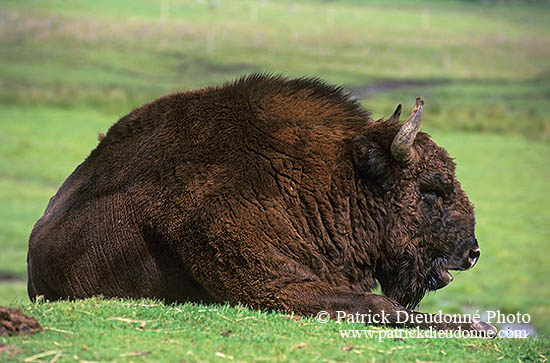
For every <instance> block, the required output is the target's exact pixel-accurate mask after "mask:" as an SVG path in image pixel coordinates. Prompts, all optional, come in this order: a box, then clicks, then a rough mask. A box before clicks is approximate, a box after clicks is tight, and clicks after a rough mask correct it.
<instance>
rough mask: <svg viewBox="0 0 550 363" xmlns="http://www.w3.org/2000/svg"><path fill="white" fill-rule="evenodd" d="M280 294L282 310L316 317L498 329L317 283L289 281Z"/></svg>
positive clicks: (436, 327) (485, 332) (486, 331)
mask: <svg viewBox="0 0 550 363" xmlns="http://www.w3.org/2000/svg"><path fill="white" fill-rule="evenodd" d="M279 297H280V298H282V299H283V304H282V305H283V307H284V309H285V310H288V311H292V312H294V313H297V314H301V315H317V316H318V317H319V318H321V317H327V316H330V317H331V318H332V319H335V320H339V321H353V322H357V321H358V320H359V321H360V322H365V323H366V324H369V325H370V324H373V325H387V326H392V327H406V328H417V327H418V328H420V329H430V328H432V329H434V330H459V329H460V330H469V331H478V332H482V334H480V335H484V336H488V337H494V336H496V332H497V330H496V329H495V328H494V327H493V326H492V325H490V324H487V323H485V322H482V321H474V320H469V319H468V318H467V317H462V318H458V317H456V316H455V317H451V316H445V315H434V314H426V313H420V312H413V311H410V310H407V309H405V308H404V307H403V306H401V305H399V304H398V303H397V302H395V301H394V300H392V299H390V298H388V297H386V296H381V295H377V294H372V293H353V292H350V291H346V289H336V288H333V287H330V286H329V285H325V284H323V283H318V282H311V283H299V284H290V285H288V286H287V287H286V288H285V289H283V290H282V291H281V292H280V294H279ZM318 314H319V315H318Z"/></svg>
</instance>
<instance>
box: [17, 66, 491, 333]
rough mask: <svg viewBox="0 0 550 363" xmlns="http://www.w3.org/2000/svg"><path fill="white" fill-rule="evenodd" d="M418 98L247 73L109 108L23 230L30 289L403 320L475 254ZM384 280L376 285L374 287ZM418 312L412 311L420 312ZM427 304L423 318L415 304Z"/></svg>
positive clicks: (469, 226) (53, 295)
mask: <svg viewBox="0 0 550 363" xmlns="http://www.w3.org/2000/svg"><path fill="white" fill-rule="evenodd" d="M422 112H423V101H422V100H421V99H420V98H418V99H417V101H416V104H415V105H414V108H413V111H412V113H411V115H410V117H409V118H408V119H407V121H406V122H405V123H400V121H399V116H400V114H401V105H399V106H398V107H397V109H396V110H395V112H394V113H393V115H391V116H390V117H389V118H388V119H386V120H383V119H380V120H378V121H373V120H372V119H371V118H370V113H369V112H368V111H367V110H365V109H364V108H362V107H361V106H360V105H359V104H358V103H357V102H356V101H355V100H353V99H352V98H351V97H350V96H349V95H347V94H345V93H344V92H342V89H341V88H338V87H332V86H329V85H327V84H325V83H323V82H322V81H320V80H318V79H309V78H300V79H291V80H289V79H286V78H283V77H280V76H272V75H265V74H255V75H251V76H247V77H244V78H241V79H240V80H237V81H235V82H233V83H230V84H225V85H224V86H222V87H209V88H205V89H201V90H197V91H191V92H184V93H176V94H171V95H168V96H166V97H162V98H160V99H157V100H156V101H153V102H151V103H148V104H145V105H143V106H141V107H139V108H137V109H135V110H133V111H132V112H131V113H129V114H128V115H126V116H124V117H123V118H121V119H120V120H119V121H118V122H117V123H115V124H114V125H113V126H112V127H111V128H110V129H109V131H108V133H107V134H106V135H105V137H104V138H102V139H101V140H100V143H99V144H98V146H97V148H96V149H95V150H93V151H92V152H91V154H90V155H89V156H88V158H87V159H86V160H85V161H84V162H83V163H82V164H80V165H79V166H78V167H77V168H76V170H75V171H74V172H73V173H72V174H71V175H70V176H69V177H68V179H67V180H66V181H65V182H64V183H63V185H62V186H61V187H60V189H59V191H58V192H57V193H56V194H55V196H54V197H52V198H51V200H50V202H49V204H48V206H47V208H46V211H45V212H44V215H43V216H42V217H41V218H40V219H39V220H38V221H37V222H36V224H35V226H34V229H33V231H32V233H31V236H30V240H29V253H28V277H29V278H28V293H29V296H30V297H31V299H34V298H36V296H38V295H44V297H45V298H46V299H50V300H52V299H63V298H86V297H91V296H95V295H103V296H105V297H130V298H141V297H151V298H160V299H164V300H165V301H169V302H170V301H179V302H183V301H195V302H199V301H200V302H205V303H209V302H223V301H228V302H231V303H244V304H247V305H249V306H251V307H256V308H262V309H274V310H279V311H288V312H294V313H296V314H300V315H312V314H316V313H317V312H318V311H321V310H324V311H327V312H329V313H330V314H331V315H332V316H333V317H334V316H336V312H337V311H347V312H351V313H356V312H359V313H369V312H372V313H378V312H381V311H385V313H386V314H389V321H390V324H392V325H405V326H419V327H421V328H428V327H430V326H432V327H434V328H437V329H457V328H462V329H470V330H472V329H473V330H481V331H491V332H494V328H493V327H491V326H489V325H487V324H484V323H481V322H471V323H461V324H459V323H456V324H455V323H410V324H408V323H405V324H403V323H399V322H398V321H397V319H396V316H397V315H398V312H403V311H409V313H410V314H422V313H419V312H414V309H415V308H416V307H417V305H418V304H419V302H420V301H421V299H422V298H423V296H424V295H425V294H426V293H427V292H428V291H431V290H436V289H440V288H442V287H444V286H445V285H447V284H448V283H449V282H451V280H452V279H453V277H452V275H451V273H450V271H452V270H467V269H469V268H471V267H473V266H474V264H475V263H476V261H477V260H478V258H479V254H480V250H479V246H478V244H477V240H476V238H475V235H474V224H475V220H474V209H473V206H472V204H471V203H470V201H469V200H468V197H467V196H466V194H465V193H464V191H463V190H462V189H461V187H460V183H459V182H458V180H457V179H456V177H455V165H454V163H453V161H452V159H451V158H450V157H449V156H448V154H447V152H446V151H445V150H444V149H443V148H441V147H439V146H437V145H436V144H435V143H434V142H433V141H432V140H431V138H430V137H429V136H428V135H427V134H425V133H423V132H419V128H420V121H421V118H422ZM377 284H380V286H381V288H382V291H383V293H384V295H385V296H381V295H376V294H373V293H371V291H372V290H373V289H374V288H375V287H376V286H377ZM417 320H422V319H417ZM424 321H429V319H424Z"/></svg>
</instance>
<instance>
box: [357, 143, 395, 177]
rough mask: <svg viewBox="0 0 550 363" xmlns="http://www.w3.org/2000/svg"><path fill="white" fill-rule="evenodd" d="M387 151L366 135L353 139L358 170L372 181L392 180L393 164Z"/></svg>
mask: <svg viewBox="0 0 550 363" xmlns="http://www.w3.org/2000/svg"><path fill="white" fill-rule="evenodd" d="M386 154H387V153H385V152H384V150H383V149H382V148H381V147H380V146H379V145H377V144H376V143H374V142H372V141H371V140H369V139H368V138H367V137H366V136H365V135H359V136H356V137H355V138H354V139H353V148H352V155H353V163H354V165H355V168H356V169H357V171H358V172H359V173H360V174H361V175H362V176H363V177H364V178H367V179H369V180H371V181H375V182H379V183H381V184H385V183H386V182H387V181H390V180H391V170H392V169H391V165H390V164H389V162H388V157H387V155H386Z"/></svg>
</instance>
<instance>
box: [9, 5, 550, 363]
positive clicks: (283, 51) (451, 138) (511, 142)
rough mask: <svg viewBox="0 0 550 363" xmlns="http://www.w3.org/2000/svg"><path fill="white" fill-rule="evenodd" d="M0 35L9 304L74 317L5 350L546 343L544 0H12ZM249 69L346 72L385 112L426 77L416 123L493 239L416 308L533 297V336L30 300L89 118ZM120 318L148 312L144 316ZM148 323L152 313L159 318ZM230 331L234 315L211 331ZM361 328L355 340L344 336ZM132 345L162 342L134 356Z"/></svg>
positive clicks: (355, 354) (549, 90) (66, 356)
mask: <svg viewBox="0 0 550 363" xmlns="http://www.w3.org/2000/svg"><path fill="white" fill-rule="evenodd" d="M0 49H1V50H0V207H1V208H0V220H2V222H3V223H2V225H1V226H0V305H6V304H7V305H9V306H19V307H21V308H23V309H24V310H25V311H27V312H29V313H31V314H33V315H35V316H36V317H37V318H38V319H39V320H40V321H41V322H43V324H44V326H46V327H50V328H54V329H61V330H67V331H71V333H70V334H69V333H66V334H64V333H62V332H57V331H54V330H46V332H45V333H43V334H39V335H37V336H33V337H30V338H0V345H2V344H4V345H7V346H9V347H11V348H10V349H12V348H13V350H15V351H16V352H18V354H11V355H10V354H8V353H6V354H5V355H3V354H4V353H3V352H2V350H1V349H0V360H3V359H11V358H13V359H16V360H21V359H24V358H26V357H29V356H31V355H34V354H39V353H41V352H42V353H44V352H45V353H48V352H51V351H55V352H54V353H52V354H51V355H47V356H44V357H43V358H40V357H39V358H37V359H43V360H50V359H52V358H54V357H55V356H56V355H57V353H60V355H59V357H58V358H59V359H61V360H71V359H73V358H74V356H77V357H78V358H75V359H82V360H93V361H105V360H113V359H114V360H141V359H143V360H158V359H161V358H164V359H166V360H175V359H176V358H178V359H183V360H210V359H224V358H225V359H229V358H233V359H235V360H296V361H301V360H304V359H305V360H319V359H321V358H323V359H325V360H346V361H347V360H358V361H364V360H370V359H372V358H374V359H376V360H382V361H384V360H391V359H399V360H412V361H414V360H420V361H441V360H457V359H459V360H461V359H468V360H478V359H480V360H487V361H494V360H496V359H498V358H500V357H503V358H502V359H503V360H514V361H517V360H518V359H519V360H521V361H525V360H529V359H531V360H543V359H544V358H543V357H544V356H548V354H549V352H550V343H549V341H548V339H547V338H546V336H547V335H548V333H550V317H549V316H550V303H549V301H550V283H549V282H548V280H547V279H548V277H549V276H550V266H549V265H548V257H547V256H549V255H550V247H549V243H548V242H549V241H550V210H549V208H548V205H550V196H549V194H548V181H549V180H550V164H549V163H548V157H549V156H550V116H548V115H549V113H548V110H547V107H548V105H550V102H549V101H550V63H549V62H548V59H550V6H548V5H545V4H543V3H529V4H521V3H520V4H498V5H497V4H495V3H492V2H488V3H478V2H476V1H463V2H460V1H423V2H415V3H414V5H411V4H410V3H407V2H404V1H397V0H393V1H386V2H382V1H372V2H368V1H365V2H362V1H358V0H357V1H352V0H350V1H341V2H339V1H330V2H329V1H306V2H300V3H298V2H292V1H278V2H273V1H251V0H250V1H235V2H228V1H208V0H203V1H183V0H179V1H177V0H164V1H159V2H154V1H146V0H136V1H131V2H130V1H126V2H117V3H116V5H115V3H114V2H111V1H106V0H96V1H93V2H92V1H83V0H71V1H70V2H66V1H60V0H51V1H48V2H42V1H25V2H21V1H15V0H3V1H2V2H1V3H0ZM256 71H271V72H277V73H284V74H287V75H291V76H304V75H314V76H320V77H322V78H324V79H326V80H328V81H329V82H332V83H338V84H342V85H345V86H346V87H347V88H348V89H349V90H351V91H353V92H355V93H356V94H357V95H358V96H360V97H361V98H362V102H363V104H364V105H365V106H366V107H367V108H369V109H371V110H373V116H374V117H375V118H379V117H382V116H384V115H386V116H387V115H389V114H390V112H391V111H392V110H393V108H394V107H395V105H396V104H397V103H403V104H404V105H405V109H406V110H407V112H408V109H409V107H410V104H412V101H413V100H414V97H415V96H417V95H419V94H421V95H423V96H424V98H425V100H426V106H425V116H424V121H423V122H424V129H425V130H426V131H428V132H430V133H431V134H432V136H433V137H434V139H435V140H436V142H438V143H439V144H440V145H442V146H444V147H446V148H447V149H448V150H449V152H450V154H451V155H452V156H453V157H455V158H456V161H457V163H458V176H459V178H460V180H461V181H462V184H463V187H464V190H465V191H466V192H467V193H468V195H469V196H470V199H471V200H472V202H473V203H474V204H475V206H476V216H477V236H478V240H479V242H480V245H481V249H482V256H481V259H480V262H479V263H478V265H477V266H476V267H475V268H474V269H473V270H472V271H468V272H464V273H460V274H457V275H456V276H455V277H456V279H455V281H454V282H453V283H452V284H451V285H450V286H448V287H446V288H445V289H443V290H441V291H439V292H437V293H436V294H432V295H430V296H428V297H427V298H426V299H425V300H424V301H423V302H422V304H421V306H420V309H421V310H423V311H428V312H437V311H438V310H440V309H442V310H443V311H444V312H446V313H465V312H474V311H476V310H478V309H479V310H480V311H485V310H497V309H500V310H501V311H502V312H504V313H516V312H518V311H519V312H521V313H528V314H530V315H531V317H532V321H531V324H532V325H533V326H534V328H535V330H536V331H537V333H538V338H537V339H532V338H530V339H527V340H502V339H499V340H497V341H496V342H493V341H492V342H485V341H474V340H459V339H451V340H441V339H439V340H438V339H434V340H429V341H426V340H415V339H409V340H405V341H394V340H387V341H384V342H382V343H378V342H376V341H374V340H353V341H350V340H346V339H343V338H341V337H340V336H339V335H338V329H340V326H339V325H337V324H335V323H334V324H333V323H331V324H327V325H319V324H317V323H315V322H314V321H313V320H306V321H303V322H299V323H296V322H294V321H288V320H286V319H285V318H284V317H283V316H280V315H277V314H263V313H258V312H255V311H250V310H247V309H245V308H235V309H234V308H229V307H220V306H217V307H204V306H202V307H201V306H192V305H185V306H168V307H167V306H162V305H159V304H158V303H155V302H151V301H142V302H130V301H121V302H117V301H102V300H92V301H89V302H74V303H55V304H48V303H42V304H30V303H28V302H27V300H26V290H25V283H24V277H25V269H26V265H25V258H26V247H27V240H28V236H29V233H30V231H31V229H32V226H33V223H34V222H35V221H36V220H37V219H38V218H39V217H40V216H41V214H42V212H43V210H44V209H45V207H46V204H47V202H48V200H49V198H50V197H51V196H52V195H53V194H54V193H55V192H56V190H57V188H58V187H59V185H60V184H61V183H62V182H63V180H64V179H65V178H66V177H67V176H68V175H69V174H70V173H71V172H72V170H74V168H75V167H76V166H77V165H78V164H79V163H80V162H82V161H83V160H84V158H85V157H86V156H87V155H88V153H89V152H90V151H91V150H92V149H93V148H94V147H95V145H96V144H97V140H96V137H97V132H98V131H100V132H105V131H106V130H107V128H108V127H109V126H110V125H111V124H112V123H113V122H115V121H116V120H117V119H118V118H119V117H120V116H122V115H124V114H125V113H127V112H129V111H130V110H131V109H132V108H133V107H136V106H138V105H140V104H142V103H144V102H146V101H149V100H151V99H153V98H155V97H158V96H161V95H163V94H166V93H168V92H172V91H175V90H187V89H192V88H197V87H202V86H206V85H212V84H222V83H223V82H225V81H228V80H231V79H234V78H236V77H238V76H239V75H242V74H245V73H250V72H256ZM406 105H409V106H406ZM2 276H4V277H10V279H9V280H7V279H4V280H2V278H1V277H2ZM153 304H155V305H156V306H154V307H150V305H153ZM212 309H217V310H216V313H215V314H211V313H209V312H210V311H212ZM113 317H124V318H127V319H133V320H152V321H154V322H151V323H149V322H148V323H147V325H146V329H141V330H139V326H138V327H137V329H136V326H135V324H134V323H124V322H121V321H112V320H109V319H110V318H113ZM159 321H163V322H164V325H162V324H160V323H159ZM159 324H160V325H159ZM138 325H139V324H138ZM149 326H151V329H160V330H161V331H157V332H148V331H146V330H147V328H149ZM163 329H164V330H166V331H162V330H163ZM170 330H173V331H170ZM227 330H232V331H233V333H231V334H230V335H229V336H227V337H225V336H220V333H221V332H224V331H227ZM304 344H305V345H304ZM350 344H351V345H354V348H351V349H350V350H347V351H342V349H341V348H342V347H344V346H347V345H350ZM84 346H86V347H87V349H83V347H84ZM241 346H246V348H240V347H241ZM495 346H496V347H497V349H495ZM136 351H140V352H151V353H150V354H147V355H136V356H132V355H125V354H129V353H131V352H136ZM442 352H444V353H442ZM12 353H13V352H12ZM216 353H221V355H216ZM10 357H11V358H10Z"/></svg>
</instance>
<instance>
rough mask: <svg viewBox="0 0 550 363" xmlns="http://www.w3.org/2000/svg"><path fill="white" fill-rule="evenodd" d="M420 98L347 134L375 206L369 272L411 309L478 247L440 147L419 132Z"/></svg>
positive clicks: (465, 265)
mask: <svg viewBox="0 0 550 363" xmlns="http://www.w3.org/2000/svg"><path fill="white" fill-rule="evenodd" d="M423 103H424V102H423V101H422V100H421V99H420V98H417V101H416V105H415V107H414V109H413V112H412V113H411V116H410V117H409V118H408V120H407V121H406V122H405V123H404V124H400V123H399V116H400V114H401V105H399V106H398V107H397V109H396V110H395V112H394V113H393V114H392V116H391V117H390V118H389V119H387V120H379V121H378V122H376V123H373V124H372V126H371V129H370V130H369V132H366V133H365V134H364V135H361V136H358V137H356V138H355V139H354V145H353V158H354V163H355V165H356V167H357V169H358V171H359V173H358V174H359V175H360V179H361V181H362V182H363V185H364V186H365V188H366V190H368V191H369V192H370V193H372V191H374V193H373V194H371V196H370V197H371V198H376V199H378V202H377V203H373V204H374V205H380V206H383V207H382V210H380V211H378V215H377V216H376V219H377V220H379V221H380V223H379V226H381V227H380V228H383V230H381V231H380V241H379V244H378V246H380V247H379V248H380V253H379V254H378V255H379V256H381V257H380V259H379V261H378V262H377V266H376V273H375V277H376V279H377V280H378V281H379V282H380V284H381V287H382V290H383V292H384V294H385V295H386V296H389V297H391V298H393V299H395V300H397V301H398V302H399V303H400V304H402V305H403V306H405V307H407V308H409V309H415V308H416V306H417V305H418V304H419V303H420V301H421V300H422V298H423V297H424V295H425V294H426V292H428V291H432V290H437V289H440V288H442V287H444V286H446V285H447V284H449V283H450V282H451V281H452V280H453V277H452V275H451V273H450V272H449V271H451V270H467V269H470V268H472V267H473V266H474V265H475V264H476V262H477V260H478V258H479V255H480V250H479V246H478V244H477V240H476V238H475V234H474V225H475V218H474V208H473V206H472V204H471V203H470V201H469V200H468V197H467V196H466V194H465V193H464V191H463V190H462V189H461V187H460V183H459V182H458V180H457V179H456V176H455V164H454V162H453V160H452V159H451V158H450V157H449V155H448V154H447V152H446V151H445V149H443V148H441V147H439V146H437V145H436V144H435V143H434V142H433V141H432V140H431V138H430V137H429V136H428V135H427V134H425V133H422V132H420V133H419V132H418V130H419V128H420V120H421V118H422V111H423Z"/></svg>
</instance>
